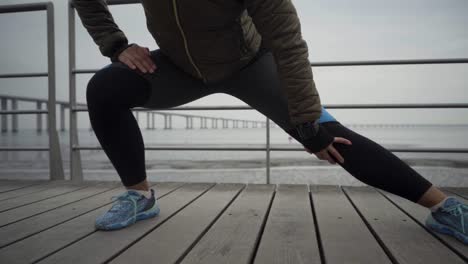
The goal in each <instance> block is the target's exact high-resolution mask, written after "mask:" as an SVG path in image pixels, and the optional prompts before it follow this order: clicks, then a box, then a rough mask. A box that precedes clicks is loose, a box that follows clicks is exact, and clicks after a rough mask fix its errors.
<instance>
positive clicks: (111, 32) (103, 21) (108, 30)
mask: <svg viewBox="0 0 468 264" xmlns="http://www.w3.org/2000/svg"><path fill="white" fill-rule="evenodd" d="M72 4H73V6H74V7H75V9H76V11H77V12H78V15H79V17H80V18H81V22H82V23H83V26H84V27H85V28H86V30H87V31H88V33H89V34H90V35H91V38H92V39H93V40H94V42H95V43H96V44H97V45H98V46H99V50H100V52H101V54H102V55H104V56H106V57H109V58H111V59H112V58H113V57H114V56H115V55H116V54H118V53H119V52H120V51H122V50H123V49H124V48H125V47H127V46H128V40H127V37H126V36H125V34H124V33H123V32H122V31H121V30H120V29H119V27H118V26H117V25H116V23H115V22H114V18H113V17H112V14H111V13H110V12H109V8H108V6H107V2H106V0H72Z"/></svg>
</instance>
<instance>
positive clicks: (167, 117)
mask: <svg viewBox="0 0 468 264" xmlns="http://www.w3.org/2000/svg"><path fill="white" fill-rule="evenodd" d="M8 102H10V103H8ZM19 102H30V103H33V104H34V103H35V104H36V109H37V110H38V111H40V110H42V106H43V105H44V109H47V102H48V99H40V98H32V97H23V96H11V95H2V94H0V106H1V110H2V112H3V113H5V114H4V115H2V116H1V131H2V132H7V131H8V115H7V113H8V112H10V114H11V131H12V132H18V115H17V114H15V113H17V112H18V103H19ZM55 104H56V105H57V106H59V108H60V112H59V117H60V118H59V122H60V126H59V127H60V130H61V131H65V110H66V109H68V110H70V102H67V101H59V100H57V101H55ZM76 105H77V107H80V108H81V109H82V110H87V106H86V104H85V103H77V104H76ZM9 107H10V110H8V108H9ZM133 110H134V114H135V116H136V119H137V121H139V120H140V112H145V113H146V129H156V122H155V118H156V116H157V115H158V116H161V117H162V119H163V120H164V126H163V127H162V128H163V129H172V128H173V122H172V118H173V117H178V118H182V119H185V129H194V125H193V120H194V119H196V120H198V121H199V122H198V123H199V128H200V129H207V128H209V127H208V121H210V122H209V123H210V127H211V128H212V129H217V128H223V129H224V128H258V127H262V128H264V127H265V126H266V122H265V121H256V120H245V119H233V118H224V117H213V116H203V115H193V114H178V113H169V112H161V111H155V110H150V109H147V108H143V109H141V108H135V109H133ZM42 116H43V114H42V113H38V114H36V130H37V131H38V132H41V131H43V125H42ZM46 124H47V122H46ZM219 124H220V125H221V126H220V127H218V125H219ZM275 126H276V125H275V123H273V122H271V123H270V127H275ZM47 129H48V127H46V130H47ZM90 130H92V128H91V127H90Z"/></svg>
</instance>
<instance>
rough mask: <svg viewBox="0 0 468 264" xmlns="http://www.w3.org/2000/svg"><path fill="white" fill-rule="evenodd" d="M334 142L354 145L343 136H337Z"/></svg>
mask: <svg viewBox="0 0 468 264" xmlns="http://www.w3.org/2000/svg"><path fill="white" fill-rule="evenodd" d="M333 142H336V143H343V144H347V145H352V143H351V141H349V140H347V139H346V138H342V137H335V139H334V140H333Z"/></svg>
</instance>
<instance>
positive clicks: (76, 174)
mask: <svg viewBox="0 0 468 264" xmlns="http://www.w3.org/2000/svg"><path fill="white" fill-rule="evenodd" d="M107 3H108V5H121V4H135V3H140V1H138V0H108V1H107ZM69 45H70V46H69V55H70V64H69V72H70V106H71V109H70V148H71V149H70V155H71V157H70V162H71V169H70V173H71V178H72V180H74V181H81V180H83V175H82V169H81V158H80V154H79V150H85V149H86V150H88V149H99V148H96V147H89V146H88V147H86V146H80V145H79V144H78V137H77V124H76V113H77V112H79V111H87V109H86V108H83V107H76V87H75V85H76V80H75V78H76V76H75V75H76V74H83V73H95V72H97V71H98V70H89V69H86V70H78V69H76V68H75V55H76V54H75V52H76V49H75V48H76V47H75V10H74V8H73V5H72V3H71V1H70V2H69ZM451 63H468V58H454V59H428V60H376V61H348V62H346V61H344V62H340V61H339V62H316V63H311V66H314V67H332V66H333V67H335V66H377V65H414V64H451ZM324 107H326V108H327V109H372V108H390V109H391V108H444V109H445V108H468V104H379V105H376V104H348V105H342V104H335V105H332V104H330V105H325V104H324ZM133 110H135V111H151V109H145V108H140V107H138V108H134V109H133ZM170 110H179V111H187V110H255V109H254V108H252V107H249V106H211V107H175V108H170ZM266 123H267V124H266V126H265V128H266V142H265V147H264V148H186V147H182V148H174V147H146V148H145V150H205V151H265V152H266V182H267V183H270V152H271V151H304V149H303V148H272V147H271V144H270V120H269V119H268V118H266ZM388 150H390V151H393V152H444V153H468V149H462V148H456V149H451V148H444V149H441V148H437V149H435V148H405V149H398V148H389V149H388Z"/></svg>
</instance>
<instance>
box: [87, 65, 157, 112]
mask: <svg viewBox="0 0 468 264" xmlns="http://www.w3.org/2000/svg"><path fill="white" fill-rule="evenodd" d="M149 86H150V85H149V83H148V81H147V80H145V79H144V78H143V77H141V76H139V75H138V74H137V73H135V72H133V71H131V70H128V69H122V68H118V67H109V66H108V67H105V68H102V69H100V70H99V71H97V72H96V73H95V74H94V75H93V76H92V77H91V79H90V80H89V82H88V85H87V87H86V101H87V103H88V106H94V105H110V104H112V105H119V106H126V107H131V106H132V105H133V104H135V102H138V101H140V98H146V97H147V96H148V92H149Z"/></svg>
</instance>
